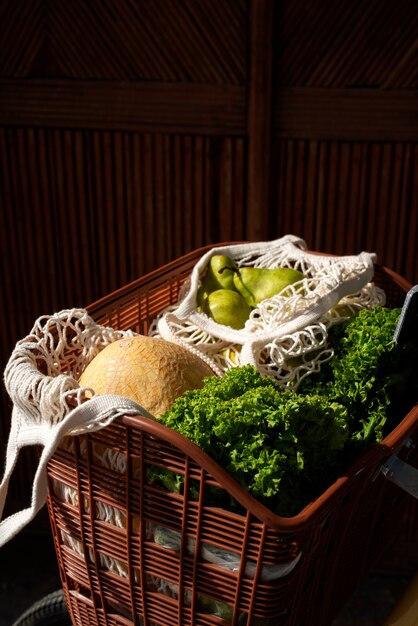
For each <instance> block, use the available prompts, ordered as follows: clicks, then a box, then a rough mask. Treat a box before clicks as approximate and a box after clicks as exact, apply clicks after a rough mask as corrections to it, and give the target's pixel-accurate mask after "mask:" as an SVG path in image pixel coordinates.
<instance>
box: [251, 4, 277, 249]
mask: <svg viewBox="0 0 418 626" xmlns="http://www.w3.org/2000/svg"><path fill="white" fill-rule="evenodd" d="M273 16H274V2H272V0H253V1H252V3H251V15H250V50H251V58H250V76H249V84H248V124H247V126H248V197H247V207H248V208H247V222H246V226H247V239H250V240H263V239H265V238H266V237H267V236H268V206H269V202H270V197H271V193H270V192H271V190H270V181H271V179H270V156H271V149H272V145H271V144H272V137H271V129H272V126H271V122H272V119H271V116H272V67H273V55H272V53H271V50H272V48H273V22H274V20H273Z"/></svg>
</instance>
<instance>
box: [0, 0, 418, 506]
mask: <svg viewBox="0 0 418 626" xmlns="http://www.w3.org/2000/svg"><path fill="white" fill-rule="evenodd" d="M416 20H417V14H416V8H415V3H414V2H413V1H412V0H404V1H403V2H402V3H399V2H398V1H397V0H379V1H378V0H370V2H368V3H367V6H366V5H365V4H364V2H362V0H351V1H350V2H348V1H347V2H340V3H335V2H332V1H331V0H324V1H323V2H321V3H317V2H313V0H308V1H306V0H303V1H302V0H285V1H284V2H275V1H274V0H229V1H228V2H224V1H223V0H184V1H182V2H179V1H178V0H135V1H130V0H123V1H120V0H62V1H61V2H50V1H49V0H3V2H2V3H0V26H1V32H2V37H1V38H0V216H1V217H0V220H1V226H2V227H1V229H0V275H1V281H0V296H1V298H2V302H3V323H2V324H1V333H0V340H1V344H0V367H1V368H2V369H3V368H4V365H5V363H6V360H7V358H8V355H9V354H10V351H11V350H12V348H13V345H14V344H15V342H16V341H17V340H18V339H20V338H21V337H22V336H24V335H25V334H26V333H27V332H28V331H29V330H30V328H31V326H32V324H33V322H34V320H35V319H36V318H37V317H38V316H39V315H41V314H45V313H50V312H53V311H54V310H58V309H61V308H66V307H72V306H84V305H85V304H87V303H89V302H91V301H93V300H95V299H96V298H98V297H100V296H102V295H104V294H106V293H108V292H110V291H113V290H114V289H116V288H117V287H119V286H121V285H123V284H125V283H127V282H129V281H131V280H133V279H134V278H136V277H137V276H139V275H141V274H143V273H145V272H148V271H150V270H152V269H153V268H155V267H157V266H160V265H162V264H164V263H165V262H167V261H170V260H171V259H173V258H175V257H177V256H179V255H181V254H184V253H185V252H187V251H189V250H191V249H193V248H196V247H198V246H201V245H204V244H209V243H214V242H219V241H227V240H242V239H247V240H259V239H272V238H275V237H278V236H281V235H284V234H286V233H294V234H296V235H299V236H301V237H303V238H304V239H306V241H307V243H308V245H309V246H310V247H311V248H316V249H321V250H325V251H329V252H336V253H338V254H344V253H355V252H359V251H361V250H372V251H376V252H377V253H378V257H379V260H381V261H382V262H384V263H386V264H387V265H390V266H391V267H393V268H394V269H395V270H397V271H399V272H400V273H402V274H404V275H405V276H407V277H408V278H409V279H410V280H411V281H413V282H418V280H417V277H418V257H417V255H416V252H415V248H416V241H417V236H418V210H417V205H416V202H417V201H416V198H417V193H416V191H417V168H416V164H417V143H416V142H417V137H418V128H417V127H418V124H417V121H418V120H417V97H416V94H417V92H416V89H417V72H416V53H417V40H416V32H417V29H416V26H417V23H416ZM9 412H10V406H9V401H8V399H7V398H6V396H5V394H4V393H2V396H1V404H0V441H1V442H2V443H3V445H2V449H1V451H0V456H2V453H3V452H4V445H5V442H6V439H7V435H8V431H9ZM30 465H31V461H30V459H27V458H26V459H25V462H24V463H23V465H22V469H21V474H20V478H19V480H18V484H17V488H16V490H15V491H14V496H15V497H16V498H17V501H20V500H23V499H24V494H25V492H26V490H25V485H26V484H27V482H28V481H27V473H28V471H30Z"/></svg>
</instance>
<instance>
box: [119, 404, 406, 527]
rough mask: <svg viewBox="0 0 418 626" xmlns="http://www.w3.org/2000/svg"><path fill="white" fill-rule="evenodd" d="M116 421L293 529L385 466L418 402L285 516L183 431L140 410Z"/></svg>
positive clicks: (265, 517)
mask: <svg viewBox="0 0 418 626" xmlns="http://www.w3.org/2000/svg"><path fill="white" fill-rule="evenodd" d="M116 421H117V422H119V423H121V424H123V425H124V426H129V427H133V428H135V429H140V430H142V431H144V432H146V433H148V434H150V435H152V436H155V437H158V438H160V439H163V440H164V441H166V442H168V443H169V444H171V445H173V446H175V447H176V448H178V449H179V450H181V451H182V452H183V453H184V454H186V455H187V456H188V457H190V458H191V459H193V461H195V462H196V463H197V464H198V465H199V466H201V467H202V468H203V469H205V470H206V471H207V472H209V473H210V474H211V475H212V476H213V477H214V478H215V479H216V480H217V481H218V482H219V483H220V484H221V485H222V486H223V487H224V488H225V489H226V490H227V491H228V492H229V493H230V494H231V495H232V496H233V498H235V499H236V500H237V501H238V502H239V503H240V504H242V505H243V506H244V507H245V508H246V509H247V510H248V511H249V512H250V513H252V515H254V516H255V517H256V518H258V519H259V520H260V521H262V522H264V523H265V524H267V525H268V526H269V527H271V528H273V529H274V530H276V531H280V532H284V533H286V532H288V533H290V532H295V531H297V530H301V529H303V528H305V527H307V526H310V525H312V524H313V523H314V522H315V521H316V520H317V519H318V518H319V517H322V516H323V515H324V512H325V510H326V509H329V508H330V507H332V504H333V502H334V501H335V500H336V499H337V498H338V497H339V496H340V493H341V491H342V490H344V489H345V488H346V486H348V485H349V483H350V482H351V481H352V479H353V478H354V477H355V476H358V475H359V474H360V473H362V472H364V471H367V472H368V473H369V474H371V476H370V480H372V479H374V478H375V477H376V475H377V473H378V472H379V468H380V466H383V465H384V464H385V462H386V461H387V459H388V458H389V457H390V456H391V455H392V454H394V453H395V452H396V451H397V450H399V448H401V447H402V445H403V442H404V441H405V440H406V439H407V438H408V436H409V435H410V434H411V432H412V431H413V430H414V428H415V427H416V426H417V425H418V404H417V405H415V406H414V407H413V408H412V409H411V410H410V411H409V412H408V414H407V415H406V416H405V417H404V418H403V419H402V421H401V422H400V423H399V424H398V425H397V426H396V427H395V428H394V429H393V430H392V431H391V432H390V433H389V434H388V435H387V436H386V437H385V439H384V440H383V441H381V442H380V443H374V444H371V445H370V446H369V447H368V448H366V449H365V450H363V451H362V452H361V453H360V454H359V455H358V457H357V458H356V459H355V460H354V461H353V463H352V464H350V465H349V466H348V467H347V468H346V470H345V472H344V473H343V474H342V475H341V476H339V477H338V478H337V479H336V480H335V481H334V482H333V483H332V484H331V485H329V486H328V487H327V488H326V489H325V490H324V491H323V492H322V493H321V494H320V495H319V496H318V498H316V499H315V500H313V501H311V502H309V503H308V504H307V505H306V506H305V507H304V508H303V509H302V510H301V511H300V512H299V513H298V514H296V515H294V516H291V517H283V516H280V515H277V514H275V513H274V512H273V511H271V510H270V509H269V508H268V507H266V506H265V505H264V504H262V503H261V502H260V501H259V500H257V498H255V496H252V495H251V493H250V492H249V491H247V490H246V489H245V488H244V487H242V486H241V485H240V484H239V483H238V482H237V480H235V478H234V477H233V476H232V475H231V474H230V473H229V472H227V470H226V469H224V468H223V467H221V466H220V465H219V464H218V463H217V462H216V461H215V460H214V459H213V458H212V457H211V456H210V455H209V454H208V453H206V452H205V451H204V450H202V448H199V447H198V446H197V445H196V444H194V443H193V442H192V441H190V440H189V439H187V438H186V437H185V436H184V435H182V434H181V433H178V432H176V431H174V430H172V429H171V428H169V427H167V426H165V425H164V424H162V423H160V422H158V421H156V420H151V419H149V418H147V417H144V416H143V415H140V414H138V415H123V416H120V417H118V418H117V420H116Z"/></svg>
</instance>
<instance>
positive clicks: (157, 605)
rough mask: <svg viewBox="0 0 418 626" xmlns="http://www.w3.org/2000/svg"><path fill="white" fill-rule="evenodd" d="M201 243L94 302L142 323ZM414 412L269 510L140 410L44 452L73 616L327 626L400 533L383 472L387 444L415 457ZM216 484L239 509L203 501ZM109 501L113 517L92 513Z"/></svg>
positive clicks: (107, 317)
mask: <svg viewBox="0 0 418 626" xmlns="http://www.w3.org/2000/svg"><path fill="white" fill-rule="evenodd" d="M208 249H209V248H208V247H206V248H202V249H199V250H196V251H194V252H192V253H190V254H188V255H186V256H184V257H182V258H180V259H178V260H176V261H174V262H172V263H170V264H168V265H167V266H165V267H163V268H161V269H159V270H157V271H154V272H152V273H151V274H149V275H147V276H145V277H143V278H141V279H139V280H137V281H135V282H133V283H132V284H130V285H128V286H126V287H124V288H123V289H120V290H119V291H117V292H115V293H112V294H111V295H109V296H107V297H105V298H103V299H102V300H100V301H99V302H97V303H95V304H93V305H91V306H90V307H89V310H90V313H91V314H92V316H93V317H94V318H95V320H96V321H98V322H99V323H101V324H104V325H111V326H113V327H115V328H120V329H128V328H130V329H133V330H135V331H137V332H140V333H147V332H148V329H149V326H150V323H151V321H152V320H153V319H154V318H155V316H156V315H157V314H158V313H159V312H160V311H161V310H162V309H163V308H164V307H166V306H167V305H169V304H172V303H175V302H176V301H177V297H178V293H179V288H180V286H181V285H182V284H183V282H184V281H185V279H186V278H187V276H188V275H189V273H190V271H191V269H192V267H193V265H194V264H195V263H196V261H197V259H198V258H200V256H201V255H202V254H203V253H204V252H206V251H207V250H208ZM375 282H376V283H377V284H378V285H379V286H381V287H383V288H384V289H385V291H386V294H387V298H388V304H389V305H391V306H401V305H402V304H403V301H404V297H405V293H406V292H407V291H408V290H409V288H410V285H409V283H408V282H407V281H406V280H404V279H403V278H401V277H400V276H398V275H397V274H395V273H394V272H392V271H390V270H388V269H387V268H384V267H381V266H376V268H375ZM417 422H418V408H415V409H414V410H412V411H411V412H410V413H409V414H408V415H407V416H404V417H403V419H402V421H401V422H400V424H399V426H398V427H397V428H396V429H395V430H394V431H393V432H391V433H390V435H389V436H388V437H387V438H386V439H385V440H384V441H383V442H382V444H379V445H373V446H371V447H370V448H369V449H368V450H367V451H365V452H364V453H363V454H362V455H361V457H359V458H358V459H357V461H356V462H355V464H354V465H352V466H351V467H350V468H349V471H347V473H346V474H345V475H343V476H341V477H340V478H339V479H338V480H336V481H335V483H334V484H332V485H331V486H330V487H329V488H328V489H327V490H326V491H325V492H324V493H323V494H322V495H321V496H320V497H319V498H318V499H317V500H316V501H314V502H312V503H311V504H309V505H308V506H307V507H306V508H305V509H304V510H303V511H301V512H300V514H298V515H296V516H295V517H292V518H282V517H279V516H277V515H275V514H273V513H272V512H271V511H269V510H268V509H267V508H265V507H264V506H263V505H262V504H260V503H259V502H257V501H256V500H255V499H254V498H253V497H252V496H251V495H250V494H248V493H247V492H246V491H245V490H243V489H242V487H240V486H239V485H238V483H236V482H235V480H233V479H232V478H231V476H230V475H229V474H228V473H227V472H226V471H225V470H224V469H223V468H222V467H220V466H219V465H217V464H216V463H215V462H214V461H213V460H212V459H211V458H210V457H209V456H208V455H206V454H205V453H204V452H203V451H202V450H200V449H199V448H198V447H196V446H195V445H194V444H192V443H191V442H189V441H188V440H186V439H185V438H184V437H182V436H181V435H179V434H177V433H175V432H173V431H171V430H169V429H167V428H166V427H164V426H163V425H161V424H159V423H157V422H153V421H150V420H148V419H146V418H144V417H142V416H139V415H138V416H137V417H127V416H125V417H122V418H119V419H118V420H117V421H115V422H114V423H113V424H112V425H110V426H108V427H107V428H105V429H103V430H101V431H98V432H96V433H92V434H89V435H82V436H79V437H76V438H72V440H73V444H72V446H70V447H68V446H67V447H62V448H60V449H59V450H58V451H57V452H56V454H55V455H54V457H53V459H52V460H51V461H50V463H49V466H48V479H49V495H48V510H49V516H50V520H51V526H52V531H53V537H54V542H55V547H56V553H57V559H58V563H59V569H60V574H61V579H62V584H63V589H64V592H65V596H66V601H67V604H68V608H69V611H70V614H71V618H72V621H73V624H74V625H78V626H86V625H95V626H96V625H97V626H98V625H100V626H102V625H107V626H116V625H125V626H130V625H139V624H143V625H144V626H188V625H192V624H193V625H196V626H212V625H215V624H218V625H219V624H231V625H237V624H245V625H247V626H248V625H250V624H252V625H257V626H263V625H266V626H267V625H269V626H271V625H274V626H277V625H279V624H286V625H289V626H290V625H298V626H301V625H307V626H312V625H315V626H321V625H326V624H330V623H331V621H332V619H333V618H334V616H335V615H336V614H337V613H338V611H339V610H340V608H341V607H342V606H343V604H344V603H345V601H346V600H347V598H348V597H349V595H350V594H351V592H352V591H353V589H354V588H355V587H356V586H357V584H358V582H359V581H360V580H361V578H362V576H363V575H364V574H365V572H366V571H367V570H369V569H370V567H371V565H372V564H373V562H374V561H375V560H376V559H377V557H378V556H379V555H380V554H381V552H382V550H383V549H385V547H386V546H387V545H388V544H389V543H390V542H391V541H395V540H396V537H397V532H398V529H399V520H400V518H401V516H402V511H403V510H404V509H405V506H406V504H407V501H408V499H409V498H410V497H411V496H410V495H408V494H406V493H405V492H404V491H403V490H402V489H400V488H399V487H398V486H396V485H394V484H393V483H392V482H390V481H388V480H387V479H386V478H385V476H384V474H383V473H382V472H381V471H380V470H381V468H382V467H383V465H384V464H385V462H386V461H387V459H388V458H389V457H391V455H393V453H394V452H397V453H398V454H399V455H400V456H401V457H402V458H408V463H410V464H412V465H416V464H417V456H418V455H417V454H416V453H415V452H414V445H411V442H412V443H413V441H414V438H415V439H416V438H417V437H418V435H417ZM407 440H408V443H409V446H404V448H402V446H403V443H404V442H406V441H407ZM105 448H109V449H111V450H112V451H114V452H118V453H119V454H120V455H122V456H121V458H123V459H124V461H125V464H126V469H125V470H124V471H123V472H121V471H120V470H118V471H116V470H110V469H109V468H108V467H105V466H104V465H103V463H102V462H100V461H98V459H97V454H96V452H97V450H103V449H105ZM150 467H152V468H159V470H161V471H164V470H168V471H169V472H174V473H175V474H179V475H181V476H184V489H183V491H182V493H174V492H173V491H170V490H167V489H165V488H164V487H162V486H158V484H155V482H153V481H152V480H149V468H150ZM214 487H216V488H218V489H219V490H222V491H223V492H225V496H226V497H227V498H233V499H234V500H235V501H236V502H238V503H239V505H240V506H241V511H242V512H241V513H231V512H228V511H227V510H224V509H222V508H219V507H214V506H211V505H209V504H208V503H207V499H206V495H207V493H208V490H210V489H213V488H214ZM64 489H67V491H68V489H69V490H70V492H71V493H72V494H73V496H72V498H70V500H68V498H64V497H63V491H64ZM109 507H110V509H111V510H114V511H117V512H118V520H119V521H118V523H115V521H114V520H111V519H106V518H104V517H103V515H99V514H98V512H99V511H100V510H109Z"/></svg>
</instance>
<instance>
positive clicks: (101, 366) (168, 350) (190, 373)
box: [79, 335, 214, 418]
mask: <svg viewBox="0 0 418 626" xmlns="http://www.w3.org/2000/svg"><path fill="white" fill-rule="evenodd" d="M213 375H214V373H213V371H212V370H211V368H210V367H209V365H207V364H206V362H205V361H203V359H201V358H200V357H199V356H198V355H195V354H194V353H192V352H190V350H188V349H187V348H185V347H183V346H181V345H179V344H175V343H171V342H169V341H166V340H165V339H161V338H159V337H147V336H145V335H135V336H133V337H127V338H124V339H119V340H117V341H115V342H113V343H111V344H109V345H108V346H106V348H104V349H103V350H102V351H101V352H99V354H98V355H97V356H95V357H94V359H93V360H92V361H91V362H90V363H89V365H87V367H86V369H85V370H84V372H83V373H82V375H81V377H80V379H79V384H80V387H90V388H91V389H93V391H94V392H95V393H96V394H117V395H119V396H124V397H126V398H130V399H131V400H134V401H135V402H137V403H138V404H140V405H141V406H143V407H144V408H145V409H146V410H147V411H149V412H150V413H151V414H152V415H153V416H154V417H157V418H158V416H159V415H161V414H162V413H164V412H165V411H168V410H169V409H170V408H171V406H172V404H173V402H174V400H175V399H176V398H177V397H178V396H180V395H181V394H182V393H183V392H184V391H186V390H188V389H197V388H199V387H202V386H203V379H204V378H205V377H206V376H213Z"/></svg>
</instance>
